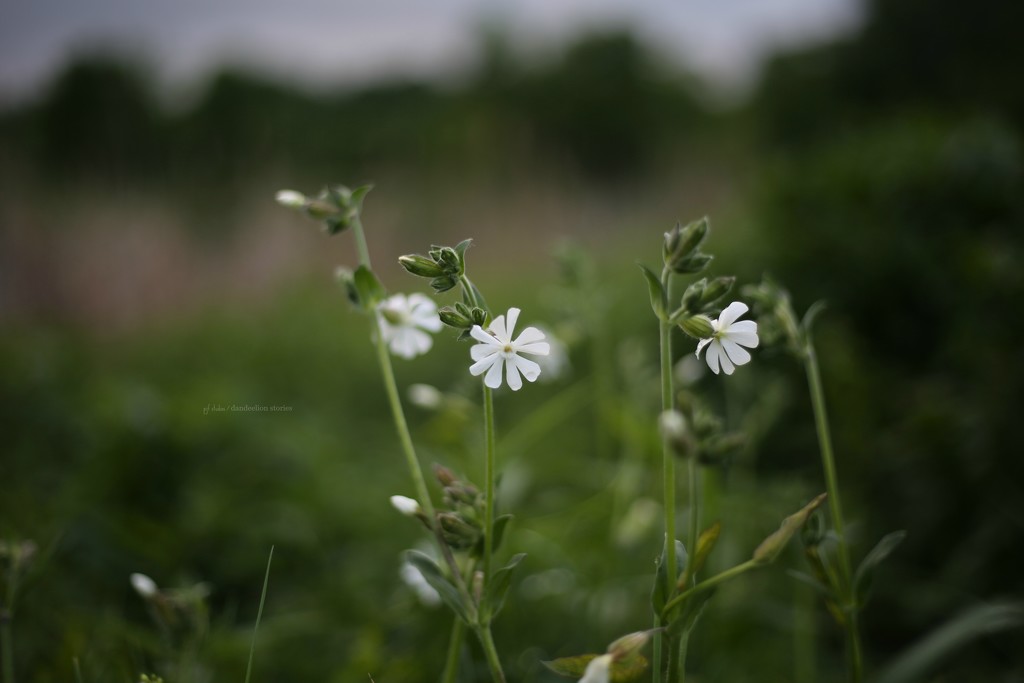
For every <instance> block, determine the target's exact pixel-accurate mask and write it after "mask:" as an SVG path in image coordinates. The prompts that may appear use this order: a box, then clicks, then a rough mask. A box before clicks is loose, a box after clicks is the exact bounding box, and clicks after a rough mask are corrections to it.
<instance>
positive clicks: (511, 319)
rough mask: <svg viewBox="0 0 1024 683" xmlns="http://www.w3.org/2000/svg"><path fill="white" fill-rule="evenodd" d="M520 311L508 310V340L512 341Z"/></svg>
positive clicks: (516, 309) (515, 309)
mask: <svg viewBox="0 0 1024 683" xmlns="http://www.w3.org/2000/svg"><path fill="white" fill-rule="evenodd" d="M519 312H520V311H519V309H518V308H510V309H508V328H507V329H508V339H509V340H511V339H512V334H513V333H514V332H515V329H516V321H517V320H519Z"/></svg>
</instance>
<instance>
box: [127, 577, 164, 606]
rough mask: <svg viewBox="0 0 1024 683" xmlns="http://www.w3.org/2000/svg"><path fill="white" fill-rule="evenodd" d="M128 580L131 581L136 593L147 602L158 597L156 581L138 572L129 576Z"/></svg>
mask: <svg viewBox="0 0 1024 683" xmlns="http://www.w3.org/2000/svg"><path fill="white" fill-rule="evenodd" d="M128 580H129V581H131V584H132V588H134V589H135V592H136V593H138V594H139V595H141V596H142V597H144V598H146V599H147V600H148V599H149V598H151V597H153V596H154V595H156V594H157V591H158V590H159V589H158V588H157V586H156V581H154V580H153V579H151V578H149V577H148V576H146V575H145V574H139V573H138V572H136V573H134V574H132V575H131V576H129V577H128Z"/></svg>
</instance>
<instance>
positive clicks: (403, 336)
mask: <svg viewBox="0 0 1024 683" xmlns="http://www.w3.org/2000/svg"><path fill="white" fill-rule="evenodd" d="M417 334H422V335H423V336H426V333H425V332H420V331H418V330H414V329H412V328H409V327H407V328H399V329H398V330H396V331H395V333H394V335H393V336H392V337H391V342H390V343H389V344H388V347H389V348H390V349H391V353H393V354H395V355H396V356H398V357H400V358H405V359H406V360H408V359H410V358H415V357H416V356H417V354H418V350H417V349H418V346H419V345H418V343H417V340H416V336H415V335H417ZM427 348H428V349H429V348H430V337H427Z"/></svg>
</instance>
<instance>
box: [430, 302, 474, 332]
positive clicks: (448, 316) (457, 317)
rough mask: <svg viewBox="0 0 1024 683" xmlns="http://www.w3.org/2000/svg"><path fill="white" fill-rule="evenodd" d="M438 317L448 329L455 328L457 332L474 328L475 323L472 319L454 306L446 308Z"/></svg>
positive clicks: (443, 308)
mask: <svg viewBox="0 0 1024 683" xmlns="http://www.w3.org/2000/svg"><path fill="white" fill-rule="evenodd" d="M437 315H438V316H439V317H440V318H441V322H443V323H444V324H445V325H447V326H448V327H454V328H455V329H457V330H464V329H467V328H470V327H473V325H474V323H473V320H472V319H471V318H469V317H468V316H465V315H463V314H462V313H460V312H459V311H458V310H457V309H456V308H455V307H453V306H444V307H442V308H441V309H440V310H439V311H438V312H437Z"/></svg>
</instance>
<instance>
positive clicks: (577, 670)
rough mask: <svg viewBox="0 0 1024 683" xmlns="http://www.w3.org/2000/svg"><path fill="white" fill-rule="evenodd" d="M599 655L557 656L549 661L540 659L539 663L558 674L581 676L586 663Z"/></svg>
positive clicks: (572, 676)
mask: <svg viewBox="0 0 1024 683" xmlns="http://www.w3.org/2000/svg"><path fill="white" fill-rule="evenodd" d="M600 656H601V655H573V656H572V657H559V658H558V659H552V660H549V661H542V662H541V664H543V665H544V666H546V667H547V668H548V669H550V670H551V671H554V672H555V673H556V674H558V675H559V676H565V677H566V678H577V679H578V678H583V672H585V671H586V670H587V664H590V661H591V660H593V659H597V658H598V657H600Z"/></svg>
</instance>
